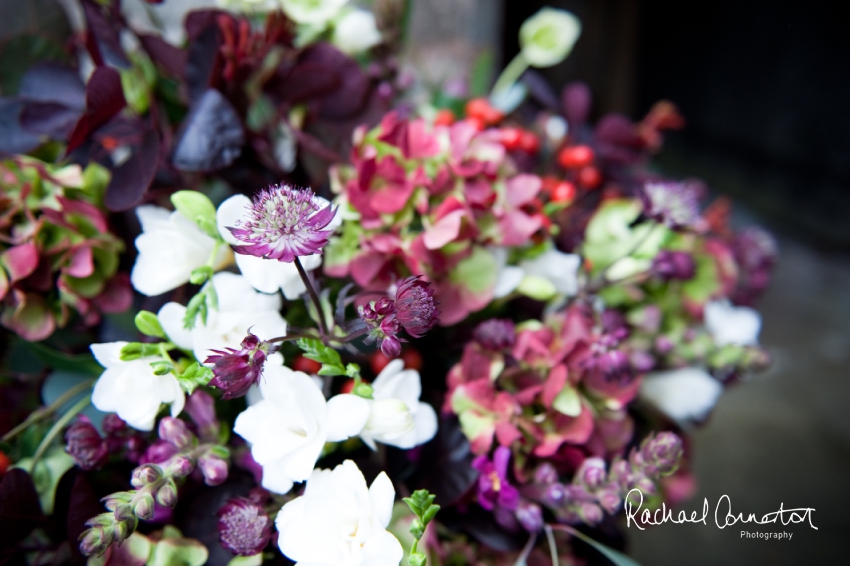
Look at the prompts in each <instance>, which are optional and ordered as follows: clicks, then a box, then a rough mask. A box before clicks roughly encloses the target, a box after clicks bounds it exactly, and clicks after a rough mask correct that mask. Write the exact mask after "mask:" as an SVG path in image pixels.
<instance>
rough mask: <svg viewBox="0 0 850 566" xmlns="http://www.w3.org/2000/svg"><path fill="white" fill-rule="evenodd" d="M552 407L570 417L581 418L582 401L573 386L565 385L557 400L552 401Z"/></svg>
mask: <svg viewBox="0 0 850 566" xmlns="http://www.w3.org/2000/svg"><path fill="white" fill-rule="evenodd" d="M552 407H554V408H555V410H556V411H558V412H559V413H563V414H565V415H567V416H569V417H577V416H579V414H581V399H580V398H579V395H578V391H576V388H575V387H573V386H572V385H565V386H564V388H563V389H561V392H560V393H558V395H557V396H556V397H555V400H554V401H552Z"/></svg>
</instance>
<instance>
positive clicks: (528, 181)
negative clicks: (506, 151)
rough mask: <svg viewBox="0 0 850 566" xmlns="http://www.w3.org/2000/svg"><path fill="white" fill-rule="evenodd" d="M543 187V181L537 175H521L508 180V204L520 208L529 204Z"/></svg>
mask: <svg viewBox="0 0 850 566" xmlns="http://www.w3.org/2000/svg"><path fill="white" fill-rule="evenodd" d="M542 187H543V181H541V180H540V177H538V176H537V175H529V174H527V173H521V174H519V175H516V176H515V177H512V178H511V179H508V182H507V183H506V196H507V201H508V204H509V205H511V206H513V207H519V206H522V205H524V204H528V203H529V202H531V201H532V200H534V197H536V196H537V193H539V192H540V189H541V188H542Z"/></svg>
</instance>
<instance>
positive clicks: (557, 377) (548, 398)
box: [541, 364, 567, 409]
mask: <svg viewBox="0 0 850 566" xmlns="http://www.w3.org/2000/svg"><path fill="white" fill-rule="evenodd" d="M566 383H567V367H566V366H565V365H564V364H559V365H557V366H555V367H554V368H553V369H552V371H550V372H549V377H548V378H547V379H546V384H545V385H544V386H543V395H542V398H541V400H542V401H543V405H545V406H546V408H547V409H551V408H552V402H553V401H554V400H555V397H557V396H558V393H560V392H561V390H562V389H563V388H564V385H566Z"/></svg>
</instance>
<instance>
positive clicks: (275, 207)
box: [228, 185, 336, 262]
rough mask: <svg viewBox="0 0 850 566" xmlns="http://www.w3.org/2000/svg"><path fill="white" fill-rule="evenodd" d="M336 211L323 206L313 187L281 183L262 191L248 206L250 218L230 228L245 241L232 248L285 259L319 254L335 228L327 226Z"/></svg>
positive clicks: (255, 254) (257, 255) (240, 252)
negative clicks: (294, 186)
mask: <svg viewBox="0 0 850 566" xmlns="http://www.w3.org/2000/svg"><path fill="white" fill-rule="evenodd" d="M335 214H336V210H335V209H334V208H333V207H332V206H331V205H330V204H328V205H327V206H325V207H324V208H322V205H321V201H320V200H317V197H316V196H315V195H314V194H313V191H311V190H310V189H296V188H293V187H290V186H288V185H280V186H275V187H271V188H269V189H265V190H262V191H260V193H259V194H258V195H257V196H256V197H255V198H254V201H253V206H252V207H251V208H250V209H248V217H249V218H248V219H247V220H240V221H239V222H238V223H237V224H238V225H237V226H235V227H228V230H230V232H231V233H232V234H233V236H234V237H235V238H236V239H237V240H239V241H241V242H244V244H240V245H235V246H233V251H235V252H236V253H239V254H243V255H252V256H256V257H262V258H265V259H276V260H278V261H284V262H293V261H295V258H297V257H301V256H308V255H313V254H317V253H319V252H321V251H322V248H323V247H324V246H325V245H326V244H327V243H328V238H330V235H331V232H332V230H326V229H325V228H326V227H327V226H328V224H330V223H331V221H332V220H333V218H334V215H335Z"/></svg>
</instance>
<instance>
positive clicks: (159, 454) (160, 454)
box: [142, 440, 178, 464]
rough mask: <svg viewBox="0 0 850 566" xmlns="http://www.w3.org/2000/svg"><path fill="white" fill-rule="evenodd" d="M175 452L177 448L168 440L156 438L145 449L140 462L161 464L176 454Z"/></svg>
mask: <svg viewBox="0 0 850 566" xmlns="http://www.w3.org/2000/svg"><path fill="white" fill-rule="evenodd" d="M177 452H178V450H177V448H176V447H175V446H174V445H173V444H171V443H170V442H166V441H164V440H157V441H156V442H154V443H153V444H151V445H150V446H148V449H147V450H145V453H144V454H143V455H142V462H144V463H153V464H161V463H163V462H166V461H167V460H168V459H169V458H171V457H172V456H174V455H175V454H177Z"/></svg>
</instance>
